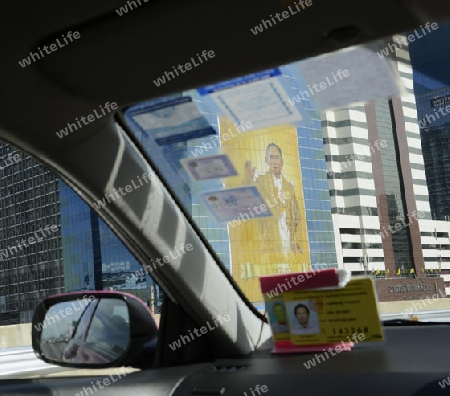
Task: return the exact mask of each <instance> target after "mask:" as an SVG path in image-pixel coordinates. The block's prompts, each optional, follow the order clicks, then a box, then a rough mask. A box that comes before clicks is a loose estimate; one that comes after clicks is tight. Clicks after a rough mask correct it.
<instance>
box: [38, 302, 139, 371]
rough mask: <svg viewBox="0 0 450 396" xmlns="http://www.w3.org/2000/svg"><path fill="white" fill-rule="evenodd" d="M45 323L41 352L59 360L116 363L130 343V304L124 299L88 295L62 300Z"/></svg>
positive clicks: (47, 316) (49, 357)
mask: <svg viewBox="0 0 450 396" xmlns="http://www.w3.org/2000/svg"><path fill="white" fill-rule="evenodd" d="M41 325H42V333H41V340H40V342H41V353H42V354H43V355H45V357H47V358H48V359H50V360H53V361H54V362H55V363H58V362H62V363H79V364H93V365H98V364H106V363H112V362H115V361H116V360H118V359H119V358H120V357H122V356H123V355H124V354H125V352H126V350H127V348H128V346H129V344H130V318H129V313H128V307H127V304H126V303H125V301H123V300H121V299H116V298H94V297H93V296H89V298H88V296H85V297H84V298H83V299H78V300H74V301H68V302H60V303H57V304H55V305H53V306H52V307H50V309H49V310H48V312H47V313H46V315H45V318H44V321H43V322H42V324H41Z"/></svg>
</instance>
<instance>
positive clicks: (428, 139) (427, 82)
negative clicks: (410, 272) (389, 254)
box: [409, 23, 450, 220]
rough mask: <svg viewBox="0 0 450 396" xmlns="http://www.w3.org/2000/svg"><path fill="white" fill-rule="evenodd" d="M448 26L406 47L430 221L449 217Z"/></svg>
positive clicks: (449, 35) (449, 112)
mask: <svg viewBox="0 0 450 396" xmlns="http://www.w3.org/2000/svg"><path fill="white" fill-rule="evenodd" d="M449 39H450V24H448V23H447V24H441V25H439V28H438V29H437V30H435V31H433V33H432V34H429V35H426V36H424V37H423V38H421V39H420V40H416V41H414V42H412V43H410V44H409V52H410V57H411V64H412V67H413V81H414V94H415V96H416V103H417V118H418V122H419V127H420V135H421V140H422V151H423V158H424V163H425V172H426V178H427V184H428V190H429V197H430V207H431V213H432V217H433V219H434V220H448V219H449V216H450V173H449V172H448V171H449V160H450V140H449V138H448V136H449V129H450V106H449V105H450V75H449V73H448V65H449V63H450V53H449V52H448V50H447V49H446V46H447V45H448V41H449Z"/></svg>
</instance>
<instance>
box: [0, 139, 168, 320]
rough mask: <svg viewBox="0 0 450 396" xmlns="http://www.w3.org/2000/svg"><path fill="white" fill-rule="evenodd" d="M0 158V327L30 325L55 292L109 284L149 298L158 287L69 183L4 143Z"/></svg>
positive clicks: (156, 293) (107, 287)
mask: <svg viewBox="0 0 450 396" xmlns="http://www.w3.org/2000/svg"><path fill="white" fill-rule="evenodd" d="M0 161H1V163H0V213H1V214H0V326H1V325H9V324H18V323H28V322H30V321H31V318H32V314H33V311H34V308H35V307H36V305H37V303H38V302H39V300H41V299H42V298H44V297H46V296H49V295H52V294H57V293H64V292H70V291H79V290H93V289H95V290H110V289H111V288H112V289H114V290H121V291H127V292H130V293H132V294H135V295H136V296H138V297H140V298H141V299H142V300H144V301H147V303H149V304H150V303H151V302H153V301H151V300H152V299H154V297H155V295H159V294H160V293H159V288H158V286H156V285H155V284H154V282H153V280H152V278H151V277H150V276H149V275H145V276H143V275H141V274H140V273H139V270H140V269H141V266H140V265H139V264H138V262H137V260H136V259H135V258H134V256H133V255H132V254H131V253H130V252H129V251H128V249H127V248H126V247H125V246H124V245H123V244H122V242H121V241H120V240H119V239H118V237H117V236H116V235H115V234H114V233H113V232H112V231H111V230H110V229H109V227H108V226H107V225H106V224H105V223H104V222H103V221H102V220H101V219H100V218H99V217H98V216H97V214H96V213H95V212H94V211H93V210H92V209H91V208H90V207H89V206H88V205H87V204H86V203H85V202H84V201H83V200H82V199H81V198H80V197H79V196H78V195H77V194H76V193H75V192H74V191H73V190H72V189H71V188H70V187H69V186H67V185H66V184H65V183H64V182H63V181H61V180H60V179H59V178H58V177H57V176H56V175H55V174H54V173H53V172H51V171H49V170H47V169H46V168H45V167H44V166H42V165H41V164H40V163H39V162H38V161H36V160H35V159H34V158H32V157H30V156H28V155H26V154H24V153H23V152H21V151H20V150H18V149H16V148H14V147H12V146H11V145H9V144H7V143H0ZM155 305H156V306H157V307H156V308H158V307H159V306H160V305H161V301H155ZM157 310H158V309H155V311H157Z"/></svg>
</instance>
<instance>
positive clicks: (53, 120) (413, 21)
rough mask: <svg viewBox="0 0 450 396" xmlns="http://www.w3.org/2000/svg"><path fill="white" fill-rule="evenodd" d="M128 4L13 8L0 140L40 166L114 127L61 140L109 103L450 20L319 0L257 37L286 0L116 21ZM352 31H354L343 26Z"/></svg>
mask: <svg viewBox="0 0 450 396" xmlns="http://www.w3.org/2000/svg"><path fill="white" fill-rule="evenodd" d="M283 2H284V3H285V5H283ZM125 3H126V2H124V1H122V0H105V1H99V2H95V3H94V4H93V3H92V2H89V0H82V1H80V2H77V5H76V7H75V6H73V7H71V6H70V5H62V4H61V3H58V2H57V1H55V0H51V1H48V2H46V3H45V4H42V5H39V6H38V5H36V4H35V3H32V2H31V1H29V0H25V1H24V2H21V3H20V4H19V3H18V4H14V5H11V7H12V10H11V11H10V13H5V14H4V17H5V21H4V24H2V25H1V27H0V29H3V30H4V35H3V37H4V38H7V39H8V40H10V38H11V37H14V46H11V43H10V42H9V45H8V46H6V45H5V46H4V47H3V48H4V50H3V52H4V54H3V62H2V64H1V65H0V68H2V69H3V70H2V73H0V76H1V77H0V78H1V79H2V84H1V87H2V89H1V90H0V105H1V108H2V110H3V111H2V116H1V124H0V138H3V139H4V140H6V141H8V142H10V143H13V144H15V145H17V146H19V147H21V148H24V149H26V151H29V152H31V153H34V154H36V155H39V156H40V157H43V158H45V157H48V156H54V157H58V156H59V155H61V154H62V153H64V152H66V151H70V150H71V149H72V148H73V147H75V146H76V145H78V144H81V143H82V142H83V141H85V140H86V139H88V138H89V137H90V136H92V135H93V134H95V133H97V132H99V130H100V129H101V128H102V127H103V126H104V125H105V124H106V123H107V122H108V121H107V120H106V119H104V120H103V119H100V120H99V121H97V122H94V123H92V124H90V125H87V126H84V127H83V128H81V129H80V130H79V131H77V133H73V134H70V135H69V136H67V137H65V138H63V139H59V138H58V137H57V136H56V134H55V132H56V131H58V130H60V129H61V128H63V127H64V126H66V125H67V123H68V122H73V120H74V119H75V118H76V117H80V116H81V115H87V114H89V113H92V111H93V109H95V108H97V107H98V106H99V105H102V104H104V103H105V102H107V101H109V102H113V101H115V102H117V103H118V105H119V106H127V105H131V104H133V103H136V102H138V101H141V100H144V99H149V98H152V97H159V96H165V95H168V94H171V93H174V92H180V91H183V90H186V89H190V88H196V87H199V86H202V85H206V84H208V83H212V82H216V81H218V80H224V79H228V78H232V77H237V76H240V75H243V74H246V73H250V72H253V71H257V70H262V69H267V68H270V67H274V66H277V65H280V64H286V63H289V62H293V61H296V60H300V59H304V58H307V57H311V56H315V55H319V54H321V53H324V52H330V51H333V50H336V49H338V48H343V47H346V46H349V45H352V44H357V43H363V42H367V41H368V40H373V39H378V38H381V37H385V36H388V35H392V34H394V33H397V32H402V31H407V30H408V29H414V28H415V27H417V26H418V25H419V24H420V23H422V22H425V21H442V20H445V19H450V5H449V3H448V2H447V1H445V0H434V1H429V0H428V1H427V0H425V1H424V0H420V1H419V0H413V1H409V0H408V1H407V0H395V1H393V0H379V1H377V2H372V3H367V2H361V1H358V0H342V1H339V2H337V1H330V0H328V1H327V0H313V4H312V6H310V7H308V8H307V9H305V10H302V11H301V12H300V13H299V15H294V16H291V17H290V18H289V19H287V20H284V21H283V22H280V23H278V24H277V25H276V26H273V27H271V28H268V29H267V30H266V31H264V32H262V33H260V34H258V35H256V36H255V35H253V34H252V33H251V32H250V28H252V27H254V26H255V25H257V24H259V23H261V20H262V19H267V18H268V17H269V16H270V15H271V14H273V13H274V12H281V11H283V10H286V9H287V4H288V3H286V0H280V1H267V2H261V1H256V0H249V1H246V2H245V4H243V3H240V2H238V0H230V1H229V2H227V3H226V4H221V5H220V7H219V6H218V5H217V3H215V2H208V1H204V0H197V1H191V2H189V3H185V2H182V1H181V0H175V1H172V2H170V3H169V2H162V1H149V2H148V3H144V0H142V1H141V3H142V6H139V7H138V8H137V9H134V10H133V11H131V12H129V13H128V14H126V15H123V16H121V17H119V16H118V15H117V14H116V12H115V9H116V8H117V7H120V6H123V5H124V4H125ZM290 3H292V2H290ZM23 9H27V12H30V13H32V14H33V15H32V16H31V17H30V16H27V17H24V16H23V15H20V17H21V18H22V20H23V23H21V24H20V25H19V26H18V25H17V23H16V21H17V19H19V13H20V12H21V10H23ZM36 21H39V23H37V22H36ZM380 21H382V22H381V23H380ZM352 26H353V27H356V30H355V31H353V30H352V29H347V28H346V27H352ZM342 28H343V29H342ZM336 29H337V30H336ZM68 30H71V31H75V30H77V31H79V32H80V34H81V37H80V38H79V39H78V40H75V41H74V42H72V43H70V44H69V45H67V46H66V47H65V48H61V49H59V50H57V51H55V52H52V53H51V54H49V55H47V56H45V57H44V58H42V59H40V60H37V61H36V62H33V63H32V64H31V65H30V66H27V67H25V68H22V67H21V66H20V65H19V64H18V61H19V60H22V59H23V58H25V57H26V56H27V55H28V54H29V52H30V51H32V50H33V49H35V50H36V48H37V46H38V45H41V44H42V43H44V42H54V40H55V39H56V38H57V37H60V36H61V32H62V33H63V34H64V33H66V32H67V31H68ZM333 30H334V33H332V34H331V36H330V32H331V31H333ZM16 33H17V34H16ZM168 43H169V44H168ZM203 49H207V50H213V51H214V52H215V54H216V56H215V58H214V59H211V60H209V61H208V62H205V63H204V64H202V65H201V66H200V67H197V68H194V69H192V70H191V71H189V72H188V73H186V74H185V75H181V76H179V77H177V78H175V79H174V80H173V81H170V82H167V83H166V84H164V85H163V86H160V87H159V88H158V87H156V86H155V84H154V83H153V80H154V79H156V78H157V77H159V76H161V75H162V74H163V73H164V72H165V71H170V70H171V67H172V66H173V65H177V64H179V63H180V62H181V63H183V62H185V61H188V60H189V59H190V58H191V57H192V56H195V54H196V53H197V52H199V51H201V50H203ZM24 111H26V117H24V116H23V113H24Z"/></svg>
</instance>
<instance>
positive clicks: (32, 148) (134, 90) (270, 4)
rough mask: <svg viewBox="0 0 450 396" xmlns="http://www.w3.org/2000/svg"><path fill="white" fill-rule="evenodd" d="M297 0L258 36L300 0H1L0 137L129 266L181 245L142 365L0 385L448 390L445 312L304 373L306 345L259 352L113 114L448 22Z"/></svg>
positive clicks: (239, 295)
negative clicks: (68, 194)
mask: <svg viewBox="0 0 450 396" xmlns="http://www.w3.org/2000/svg"><path fill="white" fill-rule="evenodd" d="M311 2H312V5H311V6H310V7H308V9H307V10H306V9H302V10H301V11H300V12H299V13H298V15H296V16H295V18H294V17H292V18H289V19H287V20H284V21H283V22H279V23H277V24H276V25H274V26H272V27H269V28H267V29H266V30H264V31H262V32H261V33H259V34H257V35H255V34H252V32H251V31H250V28H252V27H253V26H255V25H257V24H258V23H260V21H261V20H263V19H265V18H268V16H269V15H271V14H274V13H276V12H282V11H283V10H286V9H287V8H288V7H289V6H290V5H291V6H294V4H297V3H298V4H300V3H302V2H294V1H291V0H279V1H264V2H261V1H259V2H256V1H253V0H248V1H246V2H244V3H242V2H237V1H232V2H231V3H221V4H219V3H217V2H206V1H202V0H194V1H191V2H190V3H189V4H187V3H181V1H178V0H173V1H172V2H170V3H169V2H163V1H159V0H133V1H131V0H130V1H128V2H125V1H124V0H108V1H105V0H97V1H95V2H92V1H87V0H79V1H77V2H72V3H67V2H66V3H61V2H57V1H55V0H47V1H45V2H31V1H29V0H24V2H23V3H20V2H17V3H8V5H7V6H5V11H4V12H3V13H2V14H1V15H2V17H1V18H2V19H3V23H2V24H0V29H1V30H2V31H3V34H2V35H1V37H2V38H1V40H2V41H3V43H4V44H3V50H2V61H1V62H0V70H1V72H0V81H1V83H0V87H1V90H0V103H1V107H2V111H1V115H0V138H1V139H2V140H4V141H6V142H8V143H10V144H12V145H14V146H16V147H18V148H20V149H21V150H23V151H24V152H25V153H27V154H29V155H32V156H34V157H35V158H37V159H38V160H39V161H40V162H42V163H43V164H44V165H45V166H46V167H48V168H49V169H51V170H52V171H53V172H55V173H56V174H58V175H59V176H60V177H61V178H62V179H63V180H64V182H65V183H67V184H68V185H69V186H70V187H71V188H73V189H74V190H75V191H76V192H77V193H78V194H79V195H80V196H81V197H82V198H83V199H84V200H85V201H86V202H87V203H88V204H89V205H90V206H91V207H92V208H93V209H94V210H95V211H96V212H97V213H98V214H99V216H100V217H101V218H102V219H103V220H104V221H105V222H106V223H107V224H108V225H109V226H110V228H111V229H112V230H113V232H114V233H116V234H117V236H118V237H119V238H120V239H121V241H122V242H123V243H124V245H125V246H126V247H127V248H128V249H129V251H130V252H131V253H132V254H133V255H134V256H135V257H136V258H137V260H138V261H139V262H140V263H141V264H142V266H143V267H146V266H147V265H151V263H152V262H153V260H155V259H156V258H158V257H163V256H164V255H166V254H167V252H169V251H171V250H173V249H174V247H175V246H181V245H182V244H184V245H185V246H188V245H189V244H190V245H191V247H192V249H191V250H190V251H186V252H185V254H183V255H182V256H180V257H179V259H177V260H171V261H169V262H167V263H166V264H165V265H162V266H158V267H155V268H154V270H153V271H152V273H151V276H152V278H153V279H154V280H155V282H156V283H157V284H158V285H159V286H160V288H161V289H162V290H163V292H164V303H163V306H162V311H161V318H160V322H159V331H158V338H157V345H156V346H155V348H156V350H155V354H154V361H153V365H152V367H151V368H146V369H142V370H138V371H135V372H132V373H130V374H127V375H126V376H123V378H121V379H120V381H117V382H114V383H111V384H110V385H109V386H107V387H102V388H101V389H100V388H99V389H93V388H92V387H93V385H92V384H95V383H96V381H97V380H99V379H100V380H102V379H103V378H104V377H105V375H106V374H105V370H102V373H101V374H97V373H96V371H95V370H94V369H92V370H90V371H89V374H86V375H81V376H77V377H74V376H70V375H67V376H66V375H64V373H63V374H61V375H59V376H58V377H55V378H51V377H45V376H40V377H35V378H19V377H16V378H12V379H4V380H1V381H0V394H2V395H25V394H34V395H75V394H78V395H84V394H86V395H87V394H88V388H87V387H91V388H90V390H89V394H91V393H90V392H92V393H93V392H94V391H95V392H96V393H97V392H99V394H100V393H101V394H111V395H116V394H122V393H123V392H129V391H132V392H137V393H136V394H139V395H151V396H157V395H161V396H162V395H174V396H177V395H180V396H181V395H245V396H247V395H248V396H250V395H251V396H255V395H261V394H263V393H267V394H273V395H294V394H298V393H304V394H306V395H313V394H317V395H325V394H328V393H330V392H334V393H336V392H337V393H338V394H341V393H342V394H348V395H352V394H355V395H356V394H361V393H364V394H367V395H369V394H373V395H375V394H376V395H378V394H381V393H383V392H384V393H386V394H398V395H422V394H423V395H431V394H441V393H442V394H444V393H445V392H447V390H446V389H442V387H440V386H439V385H438V381H441V380H442V378H446V377H447V376H448V372H449V366H448V365H447V364H448V360H449V359H448V357H449V355H450V346H447V347H446V339H447V337H448V335H449V331H450V330H449V328H448V326H447V325H446V324H445V323H439V324H438V323H413V324H414V325H411V323H409V322H406V321H404V322H402V321H393V322H391V323H386V326H385V327H384V331H385V341H384V342H383V343H381V344H378V343H377V344H374V345H367V346H365V347H361V348H355V349H354V350H352V351H351V352H350V353H342V354H340V355H339V356H336V357H335V358H333V359H330V361H329V362H327V363H326V364H320V365H318V366H317V367H315V368H314V369H311V370H309V369H306V368H305V365H304V363H305V362H307V361H308V360H309V359H311V358H312V357H313V356H314V354H313V353H306V354H305V353H304V354H290V355H272V354H271V353H270V351H271V349H272V348H273V339H272V334H271V329H270V326H269V324H268V323H267V319H266V318H265V316H264V315H263V314H262V313H261V312H260V311H259V310H257V309H256V307H255V306H254V305H253V304H252V303H250V301H249V300H248V298H247V297H246V295H245V294H244V292H243V291H242V290H241V289H240V288H239V287H238V285H237V283H236V281H235V279H234V278H233V277H232V275H231V274H230V272H229V271H228V270H227V268H226V267H225V265H224V264H223V263H222V261H221V259H220V258H219V256H218V255H217V253H216V251H215V250H214V249H213V248H212V246H211V243H210V242H209V241H208V239H207V238H205V236H204V235H203V233H202V232H201V230H200V229H199V227H198V225H197V224H196V223H195V222H194V221H193V220H192V218H191V216H190V215H189V213H188V212H187V211H186V209H185V208H184V207H183V205H182V203H181V202H180V199H179V194H176V193H175V192H174V187H175V188H176V186H173V185H171V184H170V183H169V182H168V181H167V178H166V177H165V174H164V173H165V171H164V169H165V168H162V167H161V166H160V165H161V163H158V161H159V160H158V156H155V157H152V155H151V151H152V148H151V147H150V148H148V147H147V148H145V149H144V147H143V143H142V141H140V139H139V138H138V136H137V134H136V133H135V132H134V131H133V128H132V126H130V123H129V121H128V120H129V119H127V110H129V109H130V108H132V106H135V105H137V104H139V103H142V102H146V101H152V100H155V99H158V98H164V97H168V96H171V95H177V94H179V93H181V92H185V91H188V90H194V89H197V88H199V87H204V86H207V85H209V84H214V83H218V82H221V81H226V80H230V79H233V78H237V77H240V76H244V75H247V74H250V73H256V72H261V71H264V70H267V69H269V68H274V67H278V66H280V65H287V64H290V63H292V62H297V61H301V60H304V59H308V58H312V57H317V56H321V55H323V54H327V53H332V52H334V51H337V50H341V49H345V48H348V47H351V46H356V45H362V44H367V43H371V42H374V41H376V40H381V39H383V38H386V37H389V36H392V35H395V34H399V33H403V32H407V31H412V30H414V29H415V28H417V27H418V26H420V25H422V24H424V23H426V22H428V21H435V22H437V23H441V22H442V23H444V22H446V21H448V20H450V4H449V3H448V1H444V0H427V1H425V0H394V1H393V0H380V1H377V2H361V1H356V0H342V1H331V0H311ZM126 4H128V5H130V4H133V8H131V7H130V10H129V11H128V12H126V13H124V14H122V15H119V13H118V12H117V9H119V8H120V7H124V6H125V5H126ZM68 32H71V35H69V34H68ZM52 43H60V44H58V45H59V46H58V47H57V49H56V50H53V51H52V52H51V53H44V55H45V56H41V57H40V59H37V60H31V61H30V64H28V65H26V66H25V67H23V66H22V65H20V64H18V61H19V60H21V59H24V58H25V57H26V56H27V55H28V54H29V53H30V51H37V50H36V48H44V46H51V45H52ZM50 48H51V47H50ZM53 48H56V47H53ZM205 50H206V51H213V53H214V57H212V56H211V57H209V58H208V59H207V60H206V56H205V57H204V58H203V63H202V64H201V66H198V67H194V68H192V70H189V72H186V73H182V74H181V73H180V74H179V75H177V76H176V78H173V79H172V80H170V81H167V82H165V83H163V84H160V85H159V86H156V84H155V83H154V80H156V79H157V78H158V77H159V76H162V75H164V73H165V72H166V71H168V70H172V69H173V68H174V66H173V65H177V64H179V63H182V62H185V61H187V60H189V59H191V58H193V57H194V61H198V58H197V55H196V54H198V56H200V54H202V51H203V53H205ZM41 55H42V54H41ZM361 89H364V87H361ZM114 104H115V106H114ZM94 109H97V113H96V114H98V116H97V118H96V119H95V121H93V122H88V123H84V125H83V127H80V128H78V129H77V130H75V131H73V132H71V133H69V134H67V136H64V137H63V138H61V137H58V136H56V135H55V131H59V130H60V129H61V127H62V126H65V125H67V124H68V123H69V122H72V123H74V122H75V121H74V120H78V119H80V120H81V116H82V115H87V114H92V113H93V110H94ZM100 112H101V114H99V113H100ZM78 125H80V124H78ZM144 174H147V175H150V176H149V177H148V178H149V182H148V183H145V185H143V186H142V188H139V189H137V190H136V191H133V193H132V194H129V195H127V196H126V197H125V198H124V199H123V200H113V201H111V202H110V203H108V205H105V206H104V207H100V208H99V207H95V205H93V203H94V202H98V200H101V199H102V198H103V197H104V196H105V194H108V193H111V192H112V191H113V189H114V188H115V187H116V186H122V185H125V184H127V183H128V181H129V180H132V179H136V177H137V175H144ZM152 268H153V267H152ZM219 315H222V316H223V315H228V317H229V318H230V320H228V321H222V322H221V325H220V326H217V327H216V328H215V330H214V331H210V332H208V333H207V334H206V335H205V336H204V337H198V338H195V339H192V342H189V343H187V344H186V345H185V346H183V347H182V348H177V349H173V348H171V345H170V344H171V343H172V342H173V341H174V340H177V339H178V338H179V337H180V335H182V334H189V332H190V331H193V329H195V328H198V327H199V326H202V325H203V324H204V323H207V322H208V321H209V322H210V323H212V321H214V320H217V318H218V317H219ZM131 325H132V324H131ZM108 370H110V372H111V373H113V368H108ZM108 370H107V371H106V372H108ZM67 373H68V372H67Z"/></svg>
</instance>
